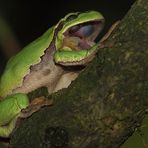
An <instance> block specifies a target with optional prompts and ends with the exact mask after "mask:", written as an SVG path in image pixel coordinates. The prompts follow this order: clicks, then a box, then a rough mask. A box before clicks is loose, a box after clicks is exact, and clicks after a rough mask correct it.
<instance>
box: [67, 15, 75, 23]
mask: <svg viewBox="0 0 148 148" xmlns="http://www.w3.org/2000/svg"><path fill="white" fill-rule="evenodd" d="M76 18H77V15H74V14H73V15H70V16H69V17H68V18H67V19H66V22H69V21H72V20H74V19H76Z"/></svg>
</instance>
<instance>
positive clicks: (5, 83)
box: [0, 27, 54, 97]
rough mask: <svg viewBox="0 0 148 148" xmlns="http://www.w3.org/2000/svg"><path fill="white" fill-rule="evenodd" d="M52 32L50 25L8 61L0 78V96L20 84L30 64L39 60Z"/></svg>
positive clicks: (9, 92)
mask: <svg viewBox="0 0 148 148" xmlns="http://www.w3.org/2000/svg"><path fill="white" fill-rule="evenodd" d="M53 34H54V29H53V27H52V28H50V29H48V30H47V31H46V32H45V33H44V34H43V35H42V36H41V37H39V38H38V39H36V40H35V41H34V42H32V43H30V44H29V45H28V46H26V47H25V48H24V49H22V50H21V51H20V52H19V53H18V54H17V55H16V56H14V57H12V58H11V59H10V60H9V61H8V63H7V65H6V68H5V71H4V73H3V75H2V77H1V80H0V97H4V96H7V95H8V94H11V93H12V90H13V89H14V88H17V87H19V86H21V84H22V81H23V77H24V76H25V75H26V74H27V73H29V71H30V69H29V68H30V66H31V65H34V64H37V63H38V62H40V60H41V59H40V57H41V56H42V55H44V51H45V49H46V48H47V47H48V46H49V44H50V42H51V41H52V38H53Z"/></svg>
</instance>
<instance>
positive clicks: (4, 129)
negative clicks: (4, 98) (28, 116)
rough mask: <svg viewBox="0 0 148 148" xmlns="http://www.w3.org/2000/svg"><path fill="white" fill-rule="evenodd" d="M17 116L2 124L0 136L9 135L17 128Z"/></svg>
mask: <svg viewBox="0 0 148 148" xmlns="http://www.w3.org/2000/svg"><path fill="white" fill-rule="evenodd" d="M17 118H18V117H17V116H16V117H15V118H14V119H13V120H12V121H11V122H10V123H9V124H8V125H6V126H0V137H9V135H10V134H11V133H12V131H13V129H14V128H15V125H16V122H17Z"/></svg>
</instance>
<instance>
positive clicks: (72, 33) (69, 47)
mask: <svg viewBox="0 0 148 148" xmlns="http://www.w3.org/2000/svg"><path fill="white" fill-rule="evenodd" d="M103 26H104V19H101V20H95V21H89V22H87V23H81V24H77V25H75V26H72V27H70V28H69V29H68V30H67V31H66V32H65V33H64V39H63V43H62V46H61V48H60V49H58V50H56V52H55V54H54V60H55V62H56V63H57V64H61V65H70V66H73V65H85V64H87V63H88V62H90V61H91V60H92V58H93V57H94V55H95V53H96V49H97V46H98V44H96V43H95V39H96V37H97V36H98V34H99V33H100V31H101V30H102V28H103Z"/></svg>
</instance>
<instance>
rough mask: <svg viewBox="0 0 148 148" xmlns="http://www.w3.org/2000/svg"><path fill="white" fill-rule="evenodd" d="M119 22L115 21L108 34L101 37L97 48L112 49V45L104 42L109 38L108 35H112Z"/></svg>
mask: <svg viewBox="0 0 148 148" xmlns="http://www.w3.org/2000/svg"><path fill="white" fill-rule="evenodd" d="M119 23H120V20H119V21H116V22H115V23H114V24H113V25H112V26H111V27H110V28H109V30H108V32H107V33H106V34H105V35H104V36H103V37H102V39H101V40H100V41H99V48H105V47H112V46H113V43H109V42H107V41H106V40H107V39H108V38H109V37H110V35H111V34H112V33H113V31H114V30H115V29H116V28H117V26H118V25H119Z"/></svg>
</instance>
